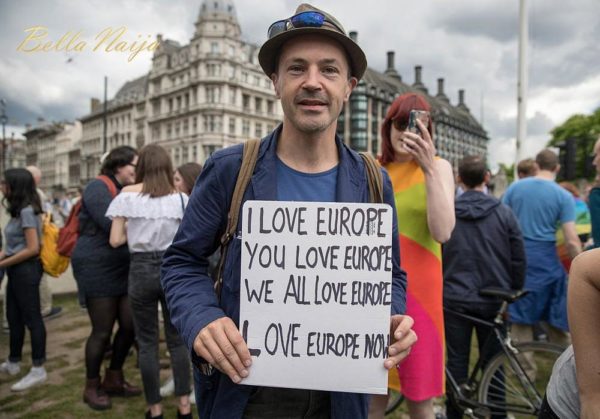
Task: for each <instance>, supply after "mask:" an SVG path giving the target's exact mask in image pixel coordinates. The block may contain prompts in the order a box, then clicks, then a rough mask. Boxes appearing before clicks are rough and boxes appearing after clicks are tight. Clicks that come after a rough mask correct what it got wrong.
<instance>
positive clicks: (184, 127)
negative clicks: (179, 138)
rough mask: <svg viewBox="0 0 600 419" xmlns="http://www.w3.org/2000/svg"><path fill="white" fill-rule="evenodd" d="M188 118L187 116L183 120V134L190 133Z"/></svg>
mask: <svg viewBox="0 0 600 419" xmlns="http://www.w3.org/2000/svg"><path fill="white" fill-rule="evenodd" d="M188 128H189V127H188V120H187V118H186V119H184V120H183V135H188Z"/></svg>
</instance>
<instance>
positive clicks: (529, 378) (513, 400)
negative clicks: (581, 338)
mask: <svg viewBox="0 0 600 419" xmlns="http://www.w3.org/2000/svg"><path fill="white" fill-rule="evenodd" d="M513 346H514V348H515V349H516V353H515V354H514V355H512V354H511V356H508V355H506V354H505V353H504V352H501V353H499V354H497V355H496V356H495V357H494V358H492V360H491V361H490V362H489V363H488V365H487V366H486V367H485V369H484V371H483V374H482V377H481V382H480V384H479V402H480V403H483V404H485V405H486V406H488V407H489V408H490V410H491V413H492V414H498V415H502V414H506V413H513V414H515V415H516V416H515V417H517V418H518V417H530V416H536V417H537V415H538V413H539V409H540V406H541V404H542V400H543V397H544V393H545V392H546V386H547V385H548V381H549V380H550V375H551V374H552V367H553V366H554V363H555V362H556V359H557V358H558V357H559V356H560V354H561V353H562V352H563V350H564V349H565V348H563V347H562V346H559V345H554V344H551V343H546V342H528V343H522V344H513Z"/></svg>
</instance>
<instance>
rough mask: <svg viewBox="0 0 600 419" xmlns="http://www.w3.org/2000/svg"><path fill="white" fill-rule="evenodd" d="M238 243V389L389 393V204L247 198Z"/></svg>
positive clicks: (390, 233)
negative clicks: (246, 357)
mask: <svg viewBox="0 0 600 419" xmlns="http://www.w3.org/2000/svg"><path fill="white" fill-rule="evenodd" d="M241 240H242V243H241V246H242V258H241V278H240V280H241V283H240V329H241V331H242V334H243V336H244V338H245V339H246V342H247V344H248V348H249V349H250V351H251V354H252V357H253V360H252V362H253V364H252V369H251V372H250V376H249V377H248V378H246V379H244V381H243V383H244V384H252V385H262V386H275V387H289V388H305V389H315V390H330V391H350V392H361V393H380V394H384V393H386V391H387V371H386V370H385V368H384V367H383V362H384V360H385V359H386V358H387V347H388V345H389V321H390V310H391V302H392V240H393V238H392V208H391V207H390V206H389V205H386V204H351V203H319V202H285V201H279V202H277V201H247V202H246V203H245V204H244V207H243V210H242V237H241Z"/></svg>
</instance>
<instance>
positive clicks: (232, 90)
mask: <svg viewBox="0 0 600 419" xmlns="http://www.w3.org/2000/svg"><path fill="white" fill-rule="evenodd" d="M236 93H237V91H236V89H235V87H230V88H229V103H231V104H232V105H235V95H236Z"/></svg>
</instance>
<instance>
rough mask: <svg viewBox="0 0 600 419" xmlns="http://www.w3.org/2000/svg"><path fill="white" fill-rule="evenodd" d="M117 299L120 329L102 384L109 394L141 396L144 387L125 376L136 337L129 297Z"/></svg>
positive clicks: (116, 335)
mask: <svg viewBox="0 0 600 419" xmlns="http://www.w3.org/2000/svg"><path fill="white" fill-rule="evenodd" d="M115 299H116V300H117V318H118V320H119V329H118V330H117V333H116V334H115V338H114V340H113V353H112V357H111V360H110V367H109V368H108V369H106V374H105V377H104V381H103V382H102V386H103V388H104V390H105V391H106V392H107V393H108V394H109V395H113V396H123V397H131V396H139V395H140V394H142V389H141V388H139V387H135V386H133V385H131V384H130V383H128V382H127V381H126V380H125V377H124V376H123V364H124V363H125V359H126V358H127V355H128V354H129V350H130V349H131V345H132V344H133V340H134V338H135V334H134V331H133V319H132V317H131V308H130V307H129V299H128V298H127V295H123V296H121V297H115Z"/></svg>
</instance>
